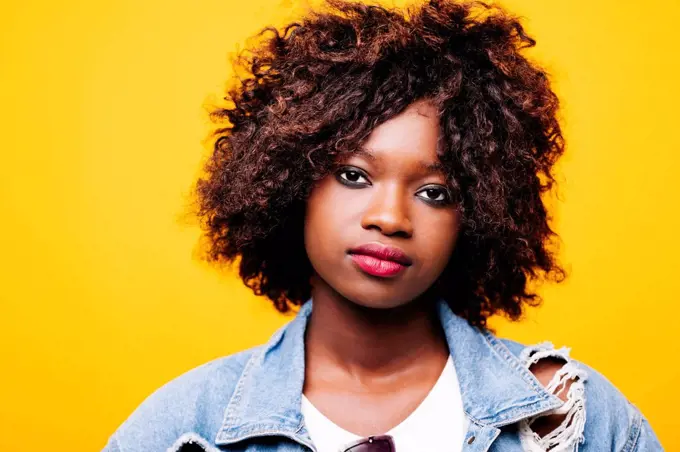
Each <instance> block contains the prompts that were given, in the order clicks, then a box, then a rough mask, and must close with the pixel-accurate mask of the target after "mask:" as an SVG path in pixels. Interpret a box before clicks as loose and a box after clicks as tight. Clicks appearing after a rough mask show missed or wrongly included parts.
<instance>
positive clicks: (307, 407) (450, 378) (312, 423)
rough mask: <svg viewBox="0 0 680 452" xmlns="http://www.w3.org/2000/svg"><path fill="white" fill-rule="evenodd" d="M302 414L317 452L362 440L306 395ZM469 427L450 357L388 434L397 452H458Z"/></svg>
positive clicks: (336, 449)
mask: <svg viewBox="0 0 680 452" xmlns="http://www.w3.org/2000/svg"><path fill="white" fill-rule="evenodd" d="M302 414H303V416H304V418H305V424H306V427H307V431H308V432H309V436H310V437H311V439H312V442H313V443H314V445H315V446H316V450H317V451H318V452H338V451H344V450H345V449H344V448H343V446H344V445H346V444H348V443H350V442H352V441H355V440H357V439H360V438H361V437H360V436H358V435H355V434H354V433H352V432H348V431H347V430H345V429H343V428H342V427H340V426H338V425H336V424H335V423H333V421H331V420H330V419H328V418H327V417H326V416H324V415H323V414H322V413H321V412H320V411H319V410H317V409H316V407H315V406H314V405H312V403H311V402H310V401H309V399H307V397H305V396H304V394H303V395H302ZM468 427H469V420H468V418H467V416H466V415H465V412H464V411H463V401H462V399H461V395H460V386H459V383H458V376H457V374H456V369H455V366H454V365H453V359H452V358H451V356H449V359H448V360H447V361H446V365H445V366H444V370H443V371H442V373H441V375H440V376H439V378H438V379H437V382H436V383H435V384H434V386H433V387H432V389H431V390H430V392H429V393H428V394H427V396H426V397H425V399H424V400H423V401H422V402H421V404H420V405H418V407H417V408H416V409H415V410H414V411H413V412H412V413H411V414H410V415H409V416H408V417H407V418H406V419H404V420H403V421H402V422H401V423H400V424H399V425H397V426H396V427H394V428H392V429H391V430H390V431H389V432H387V433H386V434H387V435H391V436H392V437H393V438H394V443H395V448H396V451H397V452H423V451H427V452H459V451H461V450H462V447H463V439H464V438H465V434H466V433H467V430H468ZM378 434H381V433H376V435H378Z"/></svg>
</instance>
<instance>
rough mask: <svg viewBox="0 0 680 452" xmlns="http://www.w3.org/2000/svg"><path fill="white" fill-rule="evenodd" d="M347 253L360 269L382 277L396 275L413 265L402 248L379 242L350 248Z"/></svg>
mask: <svg viewBox="0 0 680 452" xmlns="http://www.w3.org/2000/svg"><path fill="white" fill-rule="evenodd" d="M348 254H349V255H350V258H351V259H352V260H353V261H354V263H355V264H357V266H358V267H359V268H360V269H361V270H362V271H364V272H365V273H368V274H369V275H372V276H379V277H383V278H386V277H393V276H396V275H398V274H399V273H401V272H402V271H403V270H405V269H406V268H407V267H409V266H411V265H413V260H412V259H411V258H410V257H409V256H408V255H407V254H406V253H405V252H404V251H403V250H401V249H400V248H397V247H394V246H387V245H383V244H382V243H379V242H373V243H367V244H365V245H361V246H359V247H356V248H352V249H351V250H349V251H348Z"/></svg>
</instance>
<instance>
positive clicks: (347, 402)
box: [304, 102, 459, 435]
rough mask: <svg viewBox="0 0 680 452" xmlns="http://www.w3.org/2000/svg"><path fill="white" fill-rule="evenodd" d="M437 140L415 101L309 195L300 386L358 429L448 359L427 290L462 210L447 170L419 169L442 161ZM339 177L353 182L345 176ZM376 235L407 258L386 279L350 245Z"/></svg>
mask: <svg viewBox="0 0 680 452" xmlns="http://www.w3.org/2000/svg"><path fill="white" fill-rule="evenodd" d="M438 137H439V116H438V114H437V110H436V109H435V108H434V106H433V105H432V104H430V103H428V102H417V103H414V104H413V105H411V106H409V108H407V109H406V110H405V111H404V112H403V113H401V114H400V115H398V116H396V117H395V118H393V119H391V120H389V121H387V122H385V123H384V124H382V125H381V126H379V127H378V128H376V129H375V131H374V132H373V133H372V134H371V136H370V137H369V139H368V141H367V142H366V145H365V148H366V149H367V150H369V152H371V154H370V155H371V156H372V157H370V158H369V157H366V156H358V155H355V156H352V157H351V158H349V159H346V160H344V161H342V162H341V163H340V164H339V168H338V171H337V172H336V173H333V174H331V175H329V176H327V177H326V178H324V179H323V180H321V181H320V182H319V184H318V185H316V186H315V187H314V189H313V191H312V193H311V196H310V197H309V201H308V204H307V214H306V221H305V244H306V249H307V254H308V255H309V258H310V261H311V263H312V266H313V268H314V270H315V273H314V276H313V283H312V296H313V298H314V310H313V311H312V315H311V319H310V323H309V326H308V330H307V338H306V344H307V347H306V363H307V365H306V369H305V388H304V393H305V395H306V396H307V397H308V398H309V399H310V401H311V402H312V403H313V404H314V405H315V406H316V407H317V408H318V409H319V410H320V411H321V412H322V413H324V414H325V415H326V416H328V417H329V418H330V419H332V420H333V421H334V422H336V423H337V424H338V425H340V426H341V427H343V428H345V429H346V430H349V431H352V432H355V433H357V434H360V435H369V434H375V433H376V432H385V431H388V430H389V429H390V428H392V427H394V426H396V425H397V424H398V423H400V422H401V421H402V420H404V419H405V418H406V417H407V416H408V414H410V413H411V412H412V411H413V410H414V409H415V408H416V407H417V406H418V405H419V404H420V402H421V401H422V400H423V399H424V398H425V396H426V395H427V393H428V392H429V390H430V389H431V388H432V386H433V385H434V383H435V382H436V380H437V378H438V377H439V374H440V373H441V371H442V369H443V367H444V364H445V363H446V359H447V356H448V349H447V346H446V341H445V340H444V338H443V336H442V332H441V331H440V326H439V325H438V324H437V319H436V315H435V314H434V313H433V311H432V309H431V308H432V301H433V299H432V298H431V297H430V298H428V297H427V289H428V288H429V287H430V286H431V285H432V284H433V283H434V282H435V280H436V279H437V278H438V277H439V276H440V275H441V273H442V271H443V269H444V268H445V267H446V264H447V263H448V259H449V257H450V255H451V252H452V250H453V248H454V246H455V240H456V234H455V231H456V230H457V227H458V219H459V215H458V212H457V209H456V206H455V205H454V203H453V202H452V201H451V199H450V196H449V194H448V192H447V188H446V176H445V174H444V173H443V172H441V171H439V170H435V171H433V170H427V169H426V168H427V167H433V166H435V164H436V163H438V157H437V153H436V149H437V143H438ZM347 171H353V172H356V173H357V174H347ZM358 171H361V173H358ZM359 174H361V176H359ZM347 177H349V178H351V179H352V180H355V181H357V182H360V183H361V184H360V185H351V186H348V185H346V184H345V183H342V182H341V181H344V180H345V179H346V178H347ZM428 190H429V191H428ZM437 199H445V200H446V201H445V203H444V204H436V203H435V202H434V201H433V200H437ZM339 206H342V207H341V208H340V207H339ZM451 231H454V233H451ZM372 241H375V242H380V243H383V244H386V245H395V246H399V247H400V248H402V249H403V250H404V251H405V252H406V253H407V254H408V255H409V256H410V257H411V259H412V260H413V264H412V265H411V266H410V267H407V268H406V270H404V271H403V272H401V273H400V274H398V275H397V276H396V277H394V278H384V277H376V276H373V275H369V274H367V273H365V272H363V271H362V270H360V269H359V268H358V267H357V266H356V265H355V264H354V263H353V262H352V260H351V259H350V256H349V254H348V253H347V251H348V250H349V249H350V248H352V247H355V246H357V245H360V244H363V243H367V242H372Z"/></svg>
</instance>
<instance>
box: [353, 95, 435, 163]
mask: <svg viewBox="0 0 680 452" xmlns="http://www.w3.org/2000/svg"><path fill="white" fill-rule="evenodd" d="M439 137H440V126H439V114H438V112H437V109H436V107H435V106H434V105H433V104H431V103H430V102H428V101H418V102H416V103H413V104H411V105H410V106H409V107H407V108H406V109H405V110H404V111H403V112H401V113H400V114H398V115H397V116H395V117H393V118H391V119H389V120H387V121H385V122H384V123H382V124H380V125H379V126H378V127H376V128H375V129H374V130H373V131H372V132H371V134H370V135H369V137H368V139H367V140H366V142H365V143H364V145H363V152H360V153H358V155H361V156H363V157H366V158H369V159H370V160H375V161H379V162H383V161H385V160H386V159H387V158H389V160H390V161H392V162H394V163H403V164H413V163H414V164H426V165H429V164H432V163H435V162H437V161H438V160H439V159H438V157H437V150H438V143H439Z"/></svg>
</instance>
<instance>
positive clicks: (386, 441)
mask: <svg viewBox="0 0 680 452" xmlns="http://www.w3.org/2000/svg"><path fill="white" fill-rule="evenodd" d="M395 451H396V449H395V447H394V440H393V439H392V437H391V436H390V435H380V436H369V437H368V438H361V439H359V440H357V441H354V442H352V443H350V444H348V445H347V446H345V449H344V450H343V451H342V452H395Z"/></svg>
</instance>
